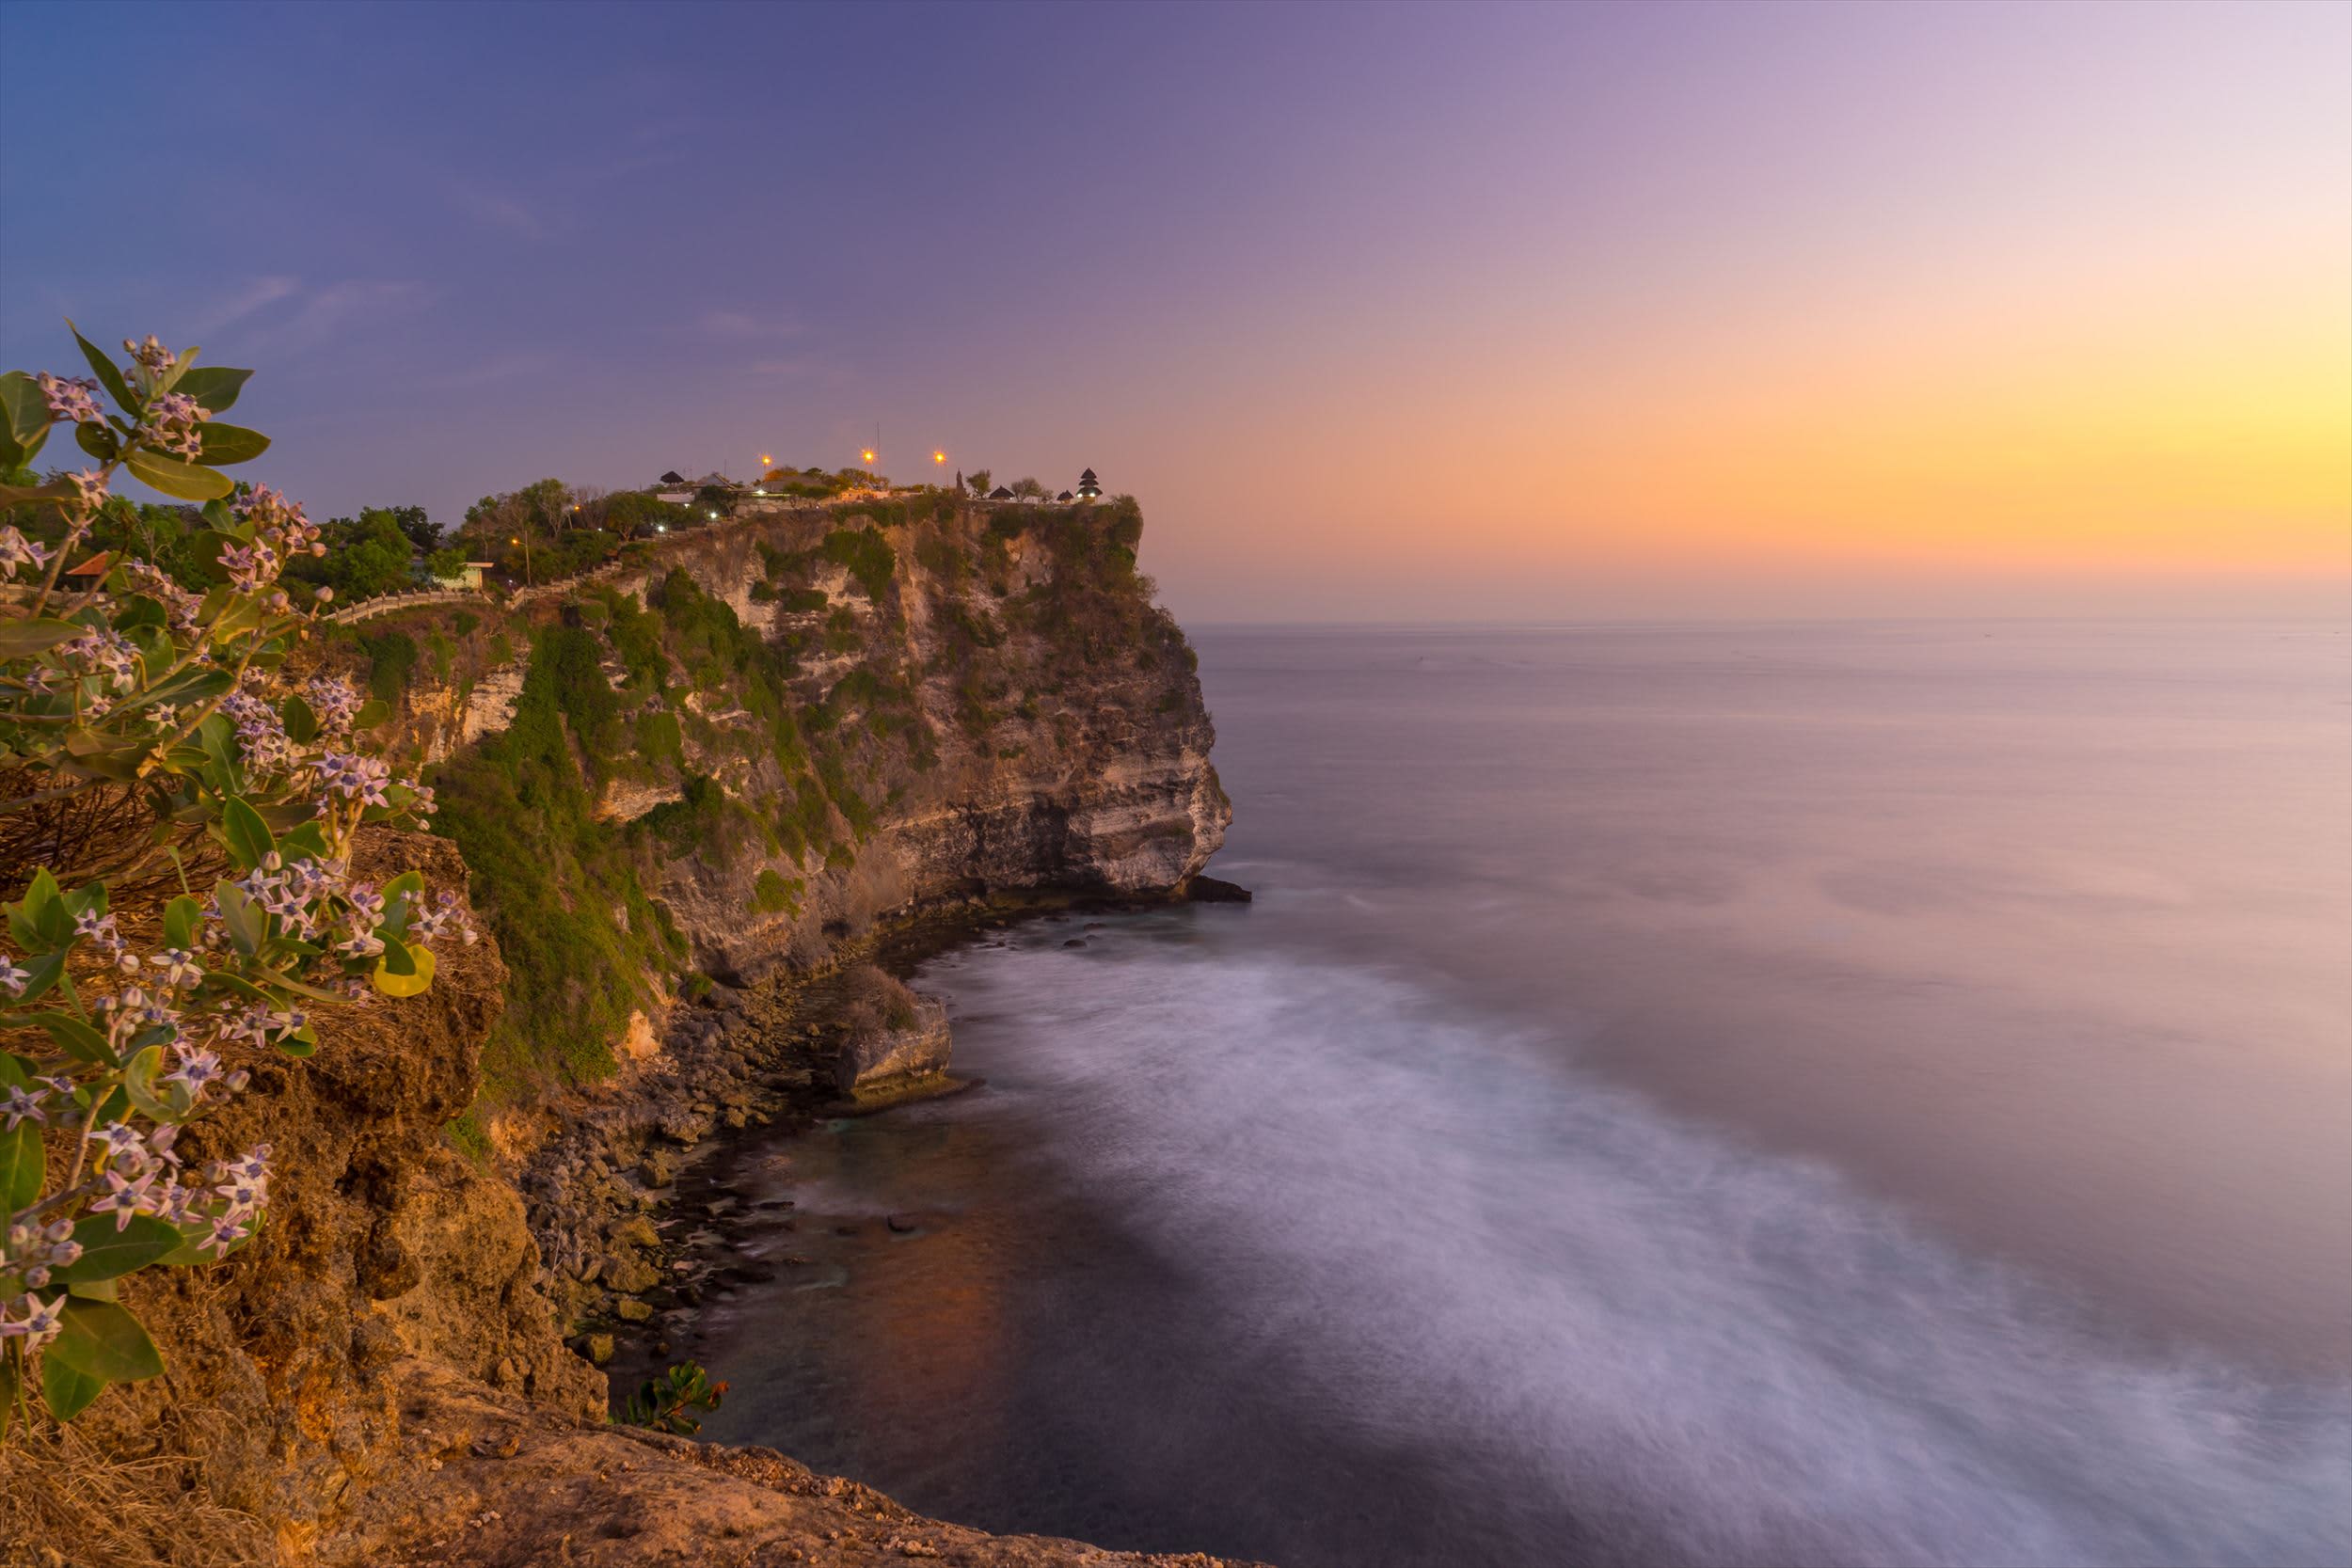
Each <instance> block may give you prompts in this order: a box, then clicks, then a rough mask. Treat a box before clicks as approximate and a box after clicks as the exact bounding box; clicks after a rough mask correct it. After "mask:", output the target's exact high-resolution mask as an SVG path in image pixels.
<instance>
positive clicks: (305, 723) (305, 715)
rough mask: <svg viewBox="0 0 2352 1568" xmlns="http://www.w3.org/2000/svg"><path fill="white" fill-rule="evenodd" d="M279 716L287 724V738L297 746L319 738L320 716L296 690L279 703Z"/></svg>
mask: <svg viewBox="0 0 2352 1568" xmlns="http://www.w3.org/2000/svg"><path fill="white" fill-rule="evenodd" d="M278 719H279V720H280V721H283V722H284V724H285V726H286V738H287V739H289V740H291V741H293V742H294V744H295V745H297V746H308V745H309V744H310V742H311V741H313V740H315V739H317V738H318V733H319V716H318V713H317V712H316V710H314V709H313V708H312V707H311V706H310V704H309V703H307V702H304V701H303V700H302V696H301V693H299V692H296V693H294V694H293V695H291V696H289V697H288V698H287V699H286V700H285V701H284V702H282V703H280V704H278Z"/></svg>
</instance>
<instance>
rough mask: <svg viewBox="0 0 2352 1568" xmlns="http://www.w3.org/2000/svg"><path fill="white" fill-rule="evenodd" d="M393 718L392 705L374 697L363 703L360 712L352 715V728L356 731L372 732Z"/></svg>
mask: <svg viewBox="0 0 2352 1568" xmlns="http://www.w3.org/2000/svg"><path fill="white" fill-rule="evenodd" d="M391 716H392V705H391V704H389V703H388V702H386V701H385V700H384V699H383V698H381V697H373V698H370V699H369V700H368V701H367V702H365V703H362V704H361V705H359V711H358V713H356V714H354V715H352V719H351V727H352V728H353V729H355V730H372V729H373V728H375V726H376V725H378V724H381V723H382V722H384V721H385V720H387V719H389V718H390V717H391Z"/></svg>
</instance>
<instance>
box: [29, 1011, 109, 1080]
mask: <svg viewBox="0 0 2352 1568" xmlns="http://www.w3.org/2000/svg"><path fill="white" fill-rule="evenodd" d="M24 1022H26V1023H30V1024H35V1025H37V1026H39V1027H40V1028H41V1029H45V1030H47V1031H48V1034H49V1037H50V1038H51V1039H53V1040H55V1041H56V1044H57V1048H58V1049H59V1050H60V1051H63V1052H64V1053H66V1054H67V1055H69V1056H74V1057H78V1058H80V1059H81V1060H83V1061H85V1062H88V1063H90V1064H92V1065H93V1066H96V1067H112V1066H114V1065H115V1053H114V1052H113V1051H112V1050H111V1049H110V1048H109V1047H108V1046H107V1044H106V1037H105V1036H103V1035H102V1034H100V1033H99V1032H98V1031H97V1030H95V1029H93V1028H91V1027H90V1026H89V1025H88V1024H87V1023H84V1022H82V1021H81V1020H80V1019H78V1018H73V1017H72V1016H70V1015H68V1014H65V1013H35V1014H34V1015H33V1016H32V1017H31V1018H28V1019H26V1020H24Z"/></svg>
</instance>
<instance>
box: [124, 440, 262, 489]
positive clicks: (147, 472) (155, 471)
mask: <svg viewBox="0 0 2352 1568" xmlns="http://www.w3.org/2000/svg"><path fill="white" fill-rule="evenodd" d="M122 466H123V467H126V468H128V469H130V470H131V473H132V476H133V477H134V478H135V479H137V480H139V481H140V482H141V483H145V484H149V485H151V486H153V487H154V488H155V489H158V490H161V491H162V492H163V493H164V494H165V495H167V496H177V497H179V498H180V499H182V500H185V501H208V500H211V499H214V498H215V497H216V496H227V495H231V494H233V493H234V492H235V491H236V488H237V483H236V481H234V480H232V479H230V477H229V476H228V475H227V474H224V473H215V471H214V470H212V469H211V468H204V467H198V466H197V465H196V464H194V463H183V462H181V461H180V460H179V459H178V458H176V457H165V456H162V455H160V454H158V453H156V452H151V451H131V452H128V453H125V454H124V456H123V459H122Z"/></svg>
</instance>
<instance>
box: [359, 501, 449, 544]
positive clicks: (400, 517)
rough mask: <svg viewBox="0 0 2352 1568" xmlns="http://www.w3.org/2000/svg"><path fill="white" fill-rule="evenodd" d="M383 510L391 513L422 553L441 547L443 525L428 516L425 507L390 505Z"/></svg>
mask: <svg viewBox="0 0 2352 1568" xmlns="http://www.w3.org/2000/svg"><path fill="white" fill-rule="evenodd" d="M383 510H385V511H387V512H389V513H390V514H391V517H392V521H393V522H395V523H397V524H398V525H400V531H401V532H403V533H405V534H406V535H407V536H408V542H409V543H410V544H411V545H414V546H416V547H417V550H418V552H419V553H420V554H423V555H431V554H432V553H433V552H434V551H435V550H437V549H439V548H440V547H441V525H440V524H438V523H437V522H435V521H434V520H433V519H432V518H430V517H428V516H426V515H424V508H423V507H421V506H390V507H386V508H384V509H383ZM361 515H362V516H364V515H366V514H365V513H362V514H361Z"/></svg>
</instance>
